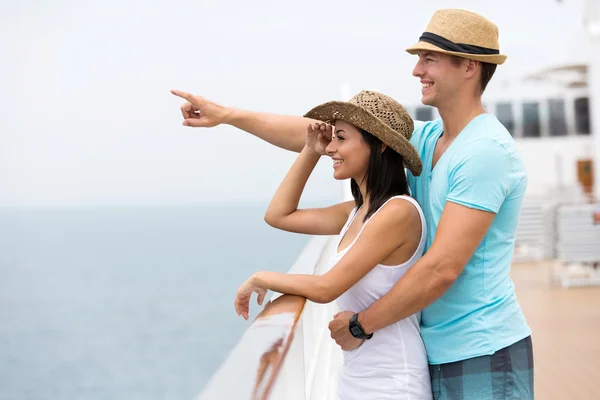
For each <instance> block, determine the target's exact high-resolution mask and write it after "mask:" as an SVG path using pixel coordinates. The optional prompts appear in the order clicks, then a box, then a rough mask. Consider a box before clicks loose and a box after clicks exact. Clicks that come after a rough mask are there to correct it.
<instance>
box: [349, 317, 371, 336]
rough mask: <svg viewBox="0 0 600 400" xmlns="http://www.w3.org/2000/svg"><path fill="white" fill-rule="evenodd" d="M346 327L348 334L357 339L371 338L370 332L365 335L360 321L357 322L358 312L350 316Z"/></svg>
mask: <svg viewBox="0 0 600 400" xmlns="http://www.w3.org/2000/svg"><path fill="white" fill-rule="evenodd" d="M348 328H349V329H350V334H351V335H352V336H354V337H355V338H357V339H363V340H364V339H371V338H372V337H373V334H372V333H369V334H368V335H367V334H366V333H365V330H364V329H363V327H362V326H361V325H360V322H358V313H356V314H354V315H353V316H352V317H350V324H349V326H348Z"/></svg>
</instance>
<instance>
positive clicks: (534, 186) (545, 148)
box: [516, 136, 598, 195]
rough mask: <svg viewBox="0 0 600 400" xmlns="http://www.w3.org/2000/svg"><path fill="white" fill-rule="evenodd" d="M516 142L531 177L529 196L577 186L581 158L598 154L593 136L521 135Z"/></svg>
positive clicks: (528, 188)
mask: <svg viewBox="0 0 600 400" xmlns="http://www.w3.org/2000/svg"><path fill="white" fill-rule="evenodd" d="M516 142H517V146H518V149H519V152H520V153H521V156H522V158H523V162H524V163H525V168H526V169H527V173H528V176H529V184H528V187H527V195H544V194H547V193H548V192H549V191H553V190H555V189H556V190H560V189H559V188H561V187H562V188H566V189H572V188H573V187H577V186H578V185H579V183H578V180H577V160H580V159H589V158H593V155H594V154H593V150H592V144H593V138H592V137H591V136H587V137H586V136H563V137H552V138H548V137H547V138H527V139H524V138H521V139H516ZM596 159H598V158H596ZM596 168H597V166H596Z"/></svg>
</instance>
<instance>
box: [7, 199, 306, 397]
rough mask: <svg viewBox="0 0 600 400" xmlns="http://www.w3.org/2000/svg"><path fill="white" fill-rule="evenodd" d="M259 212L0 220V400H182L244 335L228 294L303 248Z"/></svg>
mask: <svg viewBox="0 0 600 400" xmlns="http://www.w3.org/2000/svg"><path fill="white" fill-rule="evenodd" d="M265 209H266V205H251V206H248V205H227V206H216V205H215V206H201V207H200V206H199V207H173V208H149V207H146V208H133V207H132V208H98V209H92V208H89V209H61V210H20V211H14V210H12V211H9V210H5V211H0V399H2V400H5V399H11V400H12V399H15V400H27V399H36V400H38V399H53V400H56V399H82V400H92V399H128V400H133V399H145V400H153V399H191V398H193V397H194V396H195V395H196V394H197V393H199V392H200V391H201V389H202V388H203V387H204V385H205V384H206V383H207V381H208V379H209V378H210V376H211V374H212V373H214V372H215V370H216V369H217V368H218V366H219V365H220V364H221V362H222V361H223V360H224V359H225V358H226V356H227V354H228V352H229V350H230V349H231V348H232V346H233V345H234V344H235V343H236V342H237V340H238V339H239V338H240V337H241V335H242V333H243V332H244V330H245V329H246V327H247V326H248V324H249V322H246V321H244V320H243V319H242V318H241V317H238V316H237V315H236V314H235V312H234V308H233V299H234V294H235V292H236V290H237V288H238V286H239V285H240V284H241V283H242V282H243V281H244V280H245V279H246V278H247V277H248V276H250V274H252V272H254V271H258V270H264V269H269V270H274V271H287V270H288V269H289V268H290V267H291V266H292V264H293V263H294V262H295V260H296V257H297V256H298V254H299V253H300V251H301V250H302V248H303V247H304V246H305V245H306V244H307V243H308V240H309V238H308V237H307V236H303V235H297V234H292V233H288V232H282V231H278V230H276V229H273V228H271V227H269V226H268V225H266V224H265V223H264V221H263V213H264V211H265ZM258 311H259V307H258V306H257V305H256V303H254V308H253V310H252V312H253V313H252V315H251V316H254V315H256V314H257V313H258Z"/></svg>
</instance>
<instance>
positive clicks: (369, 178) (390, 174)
mask: <svg viewBox="0 0 600 400" xmlns="http://www.w3.org/2000/svg"><path fill="white" fill-rule="evenodd" d="M357 129H358V130H359V131H360V133H361V135H362V138H363V140H364V141H365V143H366V144H367V145H368V146H369V148H370V150H371V155H370V156H369V164H368V166H367V172H366V173H365V181H366V182H365V186H366V192H367V193H366V194H367V195H368V196H369V199H370V204H369V209H368V210H367V213H366V214H365V218H364V220H363V222H364V221H366V220H367V218H369V217H370V216H371V215H373V213H374V212H375V211H377V209H378V208H379V207H381V206H382V205H383V203H385V202H386V201H387V200H388V199H389V198H390V197H392V196H397V195H401V194H404V195H407V194H408V184H407V182H406V174H405V173H404V163H403V159H402V156H401V155H400V154H398V153H397V152H395V151H394V150H392V149H391V148H390V147H389V146H387V147H386V149H385V150H384V151H383V152H382V151H381V148H382V142H381V140H379V139H378V138H377V137H376V136H374V135H371V134H370V133H369V132H367V131H365V130H363V129H361V128H358V127H357ZM350 189H351V191H352V196H353V197H354V203H355V204H356V206H357V207H360V206H362V205H363V202H364V199H363V198H362V194H361V193H360V189H359V187H358V183H357V182H356V181H355V180H354V179H352V181H351V182H350Z"/></svg>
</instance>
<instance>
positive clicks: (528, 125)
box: [523, 102, 540, 137]
mask: <svg viewBox="0 0 600 400" xmlns="http://www.w3.org/2000/svg"><path fill="white" fill-rule="evenodd" d="M539 108H540V107H539V104H538V103H537V102H530V103H523V136H524V137H540V110H539Z"/></svg>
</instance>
